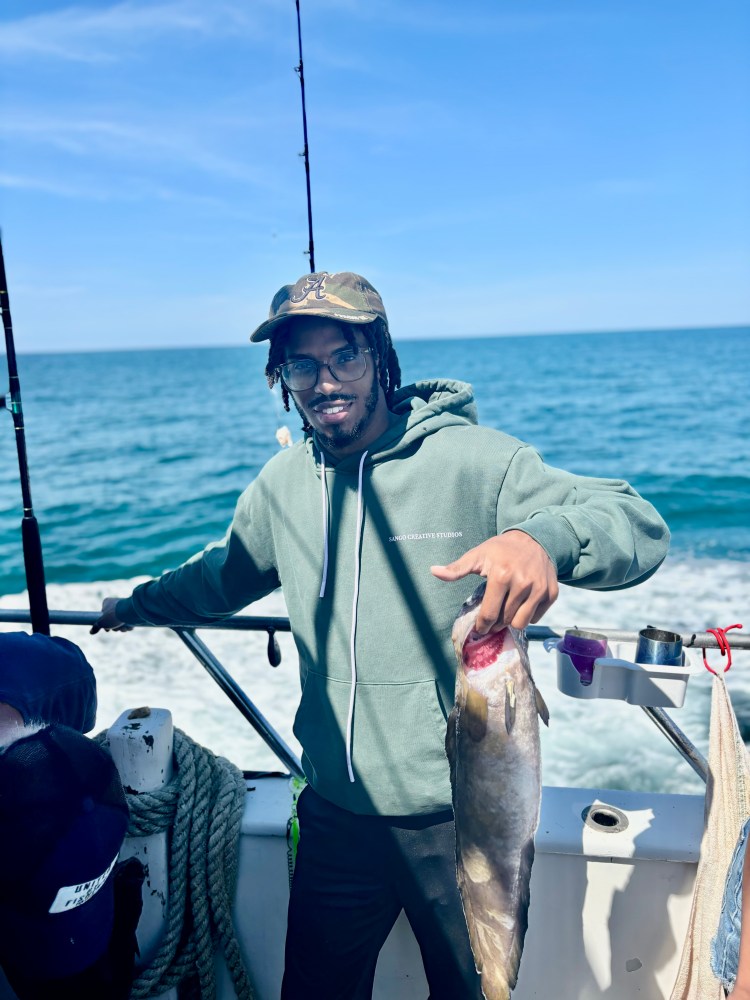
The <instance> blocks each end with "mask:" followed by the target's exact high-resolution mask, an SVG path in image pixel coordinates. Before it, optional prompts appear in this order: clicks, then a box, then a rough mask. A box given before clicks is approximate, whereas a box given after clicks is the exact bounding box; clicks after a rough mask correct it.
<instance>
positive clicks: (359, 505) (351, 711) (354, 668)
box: [346, 451, 367, 781]
mask: <svg viewBox="0 0 750 1000" xmlns="http://www.w3.org/2000/svg"><path fill="white" fill-rule="evenodd" d="M366 458H367V452H366V451H365V452H363V453H362V458H360V460H359V480H358V483H357V536H356V539H355V542H354V597H353V599H352V631H351V635H350V637H349V659H350V663H351V671H352V681H351V690H350V691H349V718H348V719H347V721H346V769H347V771H348V772H349V781H354V771H353V770H352V723H353V722H354V692H355V690H356V687H357V658H356V655H355V652H354V642H355V638H356V634H357V600H358V598H359V565H360V558H359V548H360V544H361V541H362V507H363V504H362V470H363V469H364V465H365V459H366Z"/></svg>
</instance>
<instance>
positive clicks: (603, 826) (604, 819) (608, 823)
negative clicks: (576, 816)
mask: <svg viewBox="0 0 750 1000" xmlns="http://www.w3.org/2000/svg"><path fill="white" fill-rule="evenodd" d="M581 819H582V820H583V822H584V823H585V824H586V826H588V827H591V829H592V830H598V831H599V832H600V833H620V832H622V830H627V828H628V817H627V816H626V815H625V813H624V812H622V811H621V810H620V809H617V808H615V806H604V805H592V806H587V807H586V808H585V809H584V810H583V812H582V813H581Z"/></svg>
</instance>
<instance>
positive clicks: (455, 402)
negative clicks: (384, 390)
mask: <svg viewBox="0 0 750 1000" xmlns="http://www.w3.org/2000/svg"><path fill="white" fill-rule="evenodd" d="M476 423H477V406H476V403H475V402H474V390H473V389H472V387H471V386H470V385H469V383H468V382H458V381H455V380H453V379H444V378H435V379H425V380H423V381H420V382H413V383H412V384H411V385H405V386H402V388H401V389H399V390H398V391H397V392H396V393H395V394H394V396H393V399H392V401H391V406H390V424H389V427H388V430H386V431H384V433H383V434H381V435H380V437H379V438H377V439H376V440H375V441H373V443H372V445H371V446H370V447H369V448H368V450H367V458H366V460H365V468H367V467H369V466H372V465H378V464H380V463H381V462H384V461H387V460H388V459H390V458H393V457H394V456H395V455H398V454H399V453H400V452H405V451H406V450H407V449H409V448H411V446H412V445H413V444H414V442H415V441H418V440H420V439H421V438H424V437H427V435H428V434H434V433H435V432H436V431H439V430H441V429H442V428H443V427H450V426H458V425H461V424H463V425H464V426H468V425H470V424H476ZM306 446H307V452H308V455H310V457H311V458H312V459H313V461H314V462H315V463H316V465H317V467H318V474H320V460H321V455H322V454H325V465H326V467H328V468H329V469H335V470H336V472H337V473H342V472H343V473H350V474H352V475H357V473H358V471H359V465H360V461H361V454H354V455H347V456H346V457H345V458H342V459H339V460H338V461H336V460H335V459H334V458H332V457H331V455H330V453H329V452H327V451H326V450H325V448H324V447H323V446H322V445H321V443H320V440H319V439H318V436H317V434H314V433H313V434H310V435H308V437H307V439H306Z"/></svg>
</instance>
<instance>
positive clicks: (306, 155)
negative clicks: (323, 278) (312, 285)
mask: <svg viewBox="0 0 750 1000" xmlns="http://www.w3.org/2000/svg"><path fill="white" fill-rule="evenodd" d="M295 6H296V8H297V42H298V44H299V65H298V66H295V67H294V70H295V72H296V74H297V76H298V77H299V85H300V90H301V92H302V135H303V137H304V142H305V145H304V149H303V150H302V152H301V153H300V156H302V157H303V158H304V161H305V183H306V185H307V230H308V234H309V243H308V249H307V250H305V253H306V254H308V256H309V257H310V273H311V274H312V273H313V272H314V271H315V245H314V243H313V222H312V196H311V194H310V155H309V154H310V149H309V146H308V143H307V107H306V105H305V69H304V64H303V62H302V22H301V20H300V13H299V0H295Z"/></svg>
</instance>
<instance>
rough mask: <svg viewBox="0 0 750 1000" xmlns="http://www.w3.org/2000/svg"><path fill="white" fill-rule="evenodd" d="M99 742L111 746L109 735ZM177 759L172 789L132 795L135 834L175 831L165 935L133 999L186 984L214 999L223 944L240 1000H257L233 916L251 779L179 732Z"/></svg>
mask: <svg viewBox="0 0 750 1000" xmlns="http://www.w3.org/2000/svg"><path fill="white" fill-rule="evenodd" d="M98 739H99V741H100V742H102V743H104V745H105V746H106V734H102V735H100V737H98ZM174 756H175V763H176V774H175V776H174V778H173V779H172V781H171V782H170V783H169V784H168V785H166V786H165V787H164V788H160V789H157V790H156V791H152V792H140V793H138V794H136V793H130V794H128V795H127V799H128V806H129V808H130V826H129V827H128V836H131V837H143V836H147V835H149V834H152V833H158V832H161V831H163V830H169V829H171V831H172V835H171V849H170V852H169V855H170V856H169V883H168V884H169V905H168V908H167V922H166V928H165V931H164V937H163V938H162V941H161V944H160V945H159V949H158V951H157V953H156V955H155V956H154V958H153V960H152V962H151V963H150V965H148V966H147V967H146V968H145V969H142V970H141V972H140V973H139V975H138V976H137V978H136V980H135V982H134V983H133V986H132V988H131V993H130V996H131V998H132V1000H148V998H150V997H158V996H160V995H161V994H162V993H165V992H166V991H167V990H169V989H171V988H172V987H175V986H177V985H178V984H180V983H183V984H184V986H183V989H182V990H181V991H180V996H181V997H187V998H188V1000H214V998H215V996H216V983H215V977H214V951H215V949H216V947H217V946H220V947H221V949H222V951H223V953H224V958H225V961H226V964H227V969H228V970H229V974H230V976H231V977H232V983H233V985H234V990H235V993H236V994H237V998H238V1000H253V997H254V993H253V989H252V986H251V985H250V980H249V978H248V975H247V972H246V971H245V968H244V966H243V964H242V957H241V955H240V949H239V944H238V942H237V937H236V935H235V932H234V926H233V924H232V916H231V901H232V897H233V895H234V889H235V886H236V883H237V867H238V850H237V847H238V837H239V829H240V822H241V819H242V811H243V807H244V803H245V795H246V791H247V789H246V785H245V779H244V778H243V776H242V772H241V771H240V770H239V768H237V767H235V765H234V764H232V763H230V761H228V760H226V759H225V758H224V757H217V756H216V755H215V754H213V753H211V751H210V750H208V749H206V747H202V746H200V745H199V744H197V743H195V742H193V740H191V739H190V738H189V737H188V736H186V735H185V733H183V732H182V731H181V730H180V729H175V730H174Z"/></svg>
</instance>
